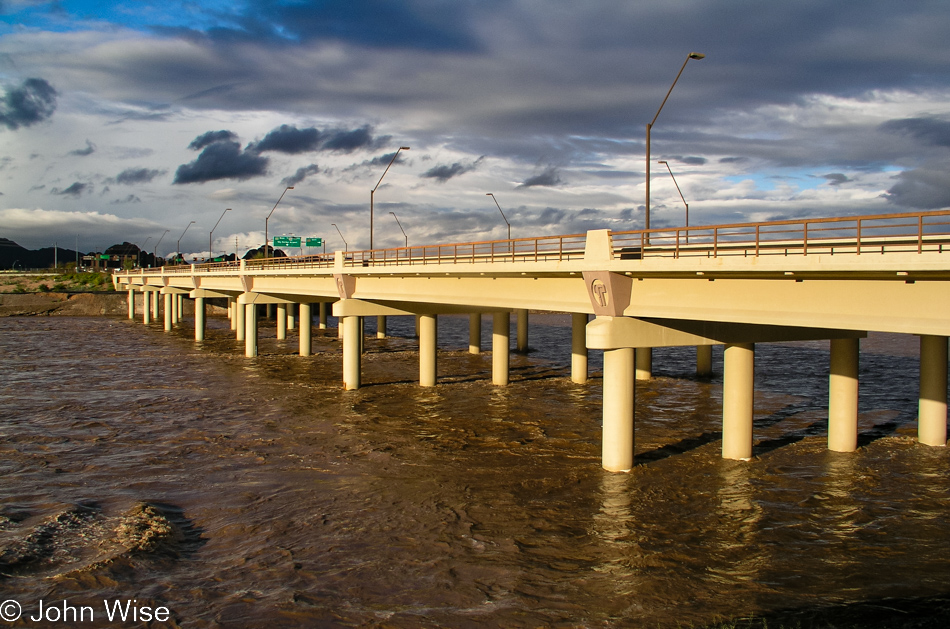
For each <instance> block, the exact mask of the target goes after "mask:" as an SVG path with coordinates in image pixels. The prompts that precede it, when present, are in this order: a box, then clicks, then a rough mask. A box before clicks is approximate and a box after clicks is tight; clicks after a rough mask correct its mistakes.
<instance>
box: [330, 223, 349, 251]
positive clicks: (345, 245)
mask: <svg viewBox="0 0 950 629" xmlns="http://www.w3.org/2000/svg"><path fill="white" fill-rule="evenodd" d="M330 224H331V225H333V226H334V227H336V223H330ZM336 233H338V234H340V240H342V241H343V251H349V250H350V247H349V245H347V244H346V238H344V237H343V232H341V231H340V228H339V227H336Z"/></svg>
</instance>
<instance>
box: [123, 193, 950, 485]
mask: <svg viewBox="0 0 950 629" xmlns="http://www.w3.org/2000/svg"><path fill="white" fill-rule="evenodd" d="M113 281H114V283H115V286H116V289H117V290H127V291H128V299H129V318H130V319H134V318H135V305H134V303H135V294H136V293H138V292H141V293H142V296H143V307H142V309H141V310H142V320H143V322H144V323H146V324H148V323H149V322H150V319H151V318H152V317H154V318H155V319H157V318H158V317H159V314H160V299H159V295H162V296H164V324H165V329H166V330H171V329H172V328H173V326H174V324H176V323H177V322H178V321H179V320H180V317H181V311H182V308H181V306H182V301H183V298H184V296H188V297H189V298H191V299H194V300H195V302H196V303H195V339H196V340H198V341H200V340H203V339H204V334H205V300H206V299H209V298H226V299H227V300H228V316H229V318H230V319H231V329H232V330H233V331H234V333H235V336H236V338H237V339H238V340H243V341H244V342H245V350H246V351H245V353H246V355H247V356H248V357H254V356H256V355H257V335H258V325H259V323H258V306H259V305H261V304H267V305H268V306H269V307H272V308H275V310H276V319H277V322H276V324H277V338H278V339H283V338H286V333H287V328H288V327H294V322H295V321H296V320H297V318H296V317H295V313H296V312H299V321H300V322H301V325H300V326H299V338H300V354H301V355H302V356H308V355H309V354H310V348H311V343H312V338H311V334H312V331H311V328H312V316H313V310H312V305H313V304H318V307H319V325H320V327H321V328H325V327H326V325H327V314H328V312H329V311H331V309H332V314H333V315H334V316H336V317H339V318H340V319H339V320H340V325H339V326H338V327H339V334H340V336H341V338H342V340H343V349H342V353H343V357H342V358H343V386H344V388H345V389H348V390H352V389H358V388H359V387H360V372H361V369H360V361H361V353H362V338H363V335H362V321H363V319H364V318H365V317H371V316H375V317H377V318H378V319H377V321H378V327H377V329H378V334H379V335H382V336H384V335H385V330H386V317H389V316H400V315H414V316H415V317H416V322H417V331H418V337H419V384H420V385H421V386H434V385H435V384H436V383H437V380H438V369H437V349H436V348H437V318H438V315H440V314H459V313H466V314H469V315H470V319H469V320H470V339H471V340H470V351H471V352H473V353H478V352H480V351H481V348H480V340H479V339H480V337H481V329H480V326H481V314H482V313H491V314H492V345H491V351H492V381H493V383H494V384H496V385H498V386H505V385H506V384H507V383H508V360H509V351H510V350H509V346H510V339H509V334H510V332H509V329H510V317H511V314H512V313H513V312H514V313H515V314H516V316H517V321H518V325H517V327H516V330H517V337H518V343H517V344H518V347H519V348H526V345H527V322H528V311H529V310H544V311H554V312H563V313H570V314H571V317H572V343H571V354H572V359H571V378H572V380H573V381H575V382H578V383H584V382H586V381H587V371H588V368H587V353H588V350H589V349H596V350H603V352H604V355H603V389H604V390H603V400H604V401H603V451H602V462H603V466H604V468H605V469H607V470H610V471H616V472H621V471H628V470H630V469H631V468H632V467H633V462H634V400H635V387H636V381H637V380H638V379H644V378H649V377H650V373H651V369H652V366H651V363H652V358H651V352H652V348H655V347H670V346H695V347H696V352H697V372H698V373H700V374H708V373H710V372H711V363H712V358H711V356H712V354H711V348H712V346H713V345H724V353H723V356H724V359H723V430H722V455H723V457H725V458H729V459H743V460H747V459H750V458H751V457H752V445H753V434H752V433H753V424H752V418H753V385H754V380H753V372H754V361H755V344H756V343H764V342H778V341H793V340H814V339H830V342H831V357H830V366H829V403H828V447H829V448H830V449H831V450H834V451H839V452H848V451H853V450H855V449H856V448H857V441H858V427H857V426H858V425H857V417H858V362H859V350H860V339H861V338H862V337H865V336H866V335H867V332H869V331H877V332H897V333H904V334H913V335H917V336H919V337H920V400H919V412H918V438H919V441H920V442H921V443H922V444H926V445H931V446H945V445H946V443H947V359H948V356H947V347H948V344H947V338H948V336H950V211H936V212H919V213H908V214H881V215H871V216H860V217H843V218H842V217H838V218H822V219H804V220H788V221H772V222H763V223H735V224H727V225H713V226H699V227H695V226H694V227H678V228H669V229H662V228H661V229H651V230H639V231H610V230H606V229H601V230H592V231H589V232H587V233H586V234H570V235H561V236H547V237H539V238H521V239H514V240H500V241H488V242H470V243H453V244H442V245H426V246H413V247H400V248H395V249H379V250H369V251H352V252H349V251H335V252H333V253H332V254H323V255H311V256H299V257H281V258H269V259H257V260H241V261H238V262H224V263H211V264H195V265H181V266H171V267H161V268H155V269H139V270H133V271H120V272H117V273H115V275H114V276H113ZM590 315H593V316H594V318H593V319H592V320H591V319H590ZM288 322H289V323H288Z"/></svg>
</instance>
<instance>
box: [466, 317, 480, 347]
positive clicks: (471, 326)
mask: <svg viewBox="0 0 950 629" xmlns="http://www.w3.org/2000/svg"><path fill="white" fill-rule="evenodd" d="M468 353H469V354H481V353H482V313H480V312H473V313H472V314H470V315H468Z"/></svg>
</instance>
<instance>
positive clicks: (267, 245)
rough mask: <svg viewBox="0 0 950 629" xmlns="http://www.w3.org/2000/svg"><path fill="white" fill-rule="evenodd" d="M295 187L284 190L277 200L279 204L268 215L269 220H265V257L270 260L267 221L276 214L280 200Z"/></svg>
mask: <svg viewBox="0 0 950 629" xmlns="http://www.w3.org/2000/svg"><path fill="white" fill-rule="evenodd" d="M293 189H294V187H293V186H287V187H286V188H284V191H283V192H281V193H280V197H278V199H277V203H275V204H274V207H273V208H271V211H270V214H268V215H267V218H265V219H264V257H265V258H269V257H270V256H269V255H267V249H268V248H269V247H270V240H269V239H268V237H267V221H269V220H270V215H271V214H273V213H274V210H276V209H277V206H278V205H280V200H281V199H283V198H284V195H285V194H287V191H288V190H293Z"/></svg>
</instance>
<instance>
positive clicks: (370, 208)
mask: <svg viewBox="0 0 950 629" xmlns="http://www.w3.org/2000/svg"><path fill="white" fill-rule="evenodd" d="M408 150H409V147H408V146H400V147H399V148H398V149H397V150H396V152H395V153H393V158H392V159H391V160H389V166H392V165H393V162H395V161H396V158H397V157H399V151H408ZM389 166H387V167H386V170H384V171H383V176H382V177H380V178H379V181H377V182H376V187H374V188H373V189H372V190H370V191H369V248H370V250H371V251H372V249H373V197H374V196H375V194H376V188H378V187H379V184H381V183H383V177H385V176H386V173H388V172H389Z"/></svg>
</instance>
